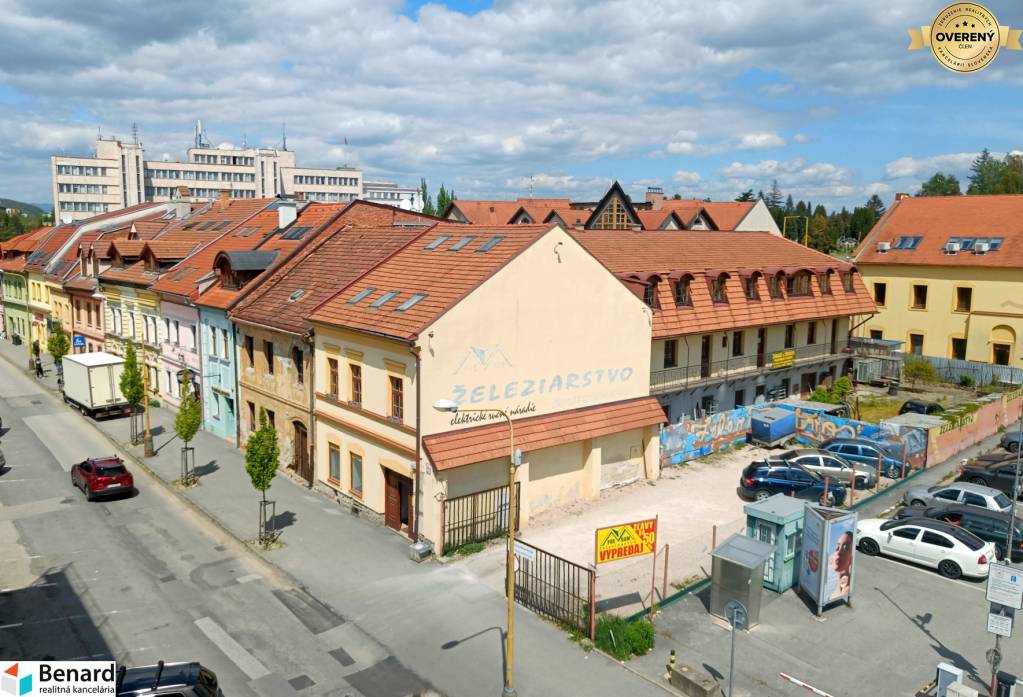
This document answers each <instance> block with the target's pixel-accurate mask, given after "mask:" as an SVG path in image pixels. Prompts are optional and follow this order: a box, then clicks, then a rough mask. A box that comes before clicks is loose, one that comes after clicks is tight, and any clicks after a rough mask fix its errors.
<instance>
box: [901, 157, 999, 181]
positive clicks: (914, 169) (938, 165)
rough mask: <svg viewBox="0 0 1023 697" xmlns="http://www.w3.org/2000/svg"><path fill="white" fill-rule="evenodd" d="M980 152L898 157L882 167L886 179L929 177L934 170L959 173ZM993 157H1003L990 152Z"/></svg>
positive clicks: (965, 168) (967, 168)
mask: <svg viewBox="0 0 1023 697" xmlns="http://www.w3.org/2000/svg"><path fill="white" fill-rule="evenodd" d="M978 154H980V153H976V152H959V153H950V154H947V155H934V156H932V157H920V158H917V157H900V158H898V159H896V160H892V161H891V162H889V163H888V164H886V165H885V167H884V174H885V178H886V179H901V178H904V177H923V178H925V179H926V178H929V177H930V176H931V175H932V174H934V173H935V172H946V173H947V172H951V173H953V174H961V173H963V172H965V171H967V170H969V168H970V164H971V163H972V162H973V161H974V159H976V157H977V155H978ZM992 154H993V155H995V157H1003V154H1001V153H998V154H995V153H992Z"/></svg>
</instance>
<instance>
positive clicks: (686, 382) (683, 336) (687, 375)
mask: <svg viewBox="0 0 1023 697" xmlns="http://www.w3.org/2000/svg"><path fill="white" fill-rule="evenodd" d="M682 341H684V342H686V381H685V386H686V387H689V366H690V363H689V336H688V335H687V334H683V335H682ZM685 413H686V411H685V410H684V409H683V410H682V414H683V415H685Z"/></svg>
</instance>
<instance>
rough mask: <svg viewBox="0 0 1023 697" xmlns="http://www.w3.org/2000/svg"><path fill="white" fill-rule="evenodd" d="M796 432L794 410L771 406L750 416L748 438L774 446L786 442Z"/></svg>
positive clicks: (761, 443)
mask: <svg viewBox="0 0 1023 697" xmlns="http://www.w3.org/2000/svg"><path fill="white" fill-rule="evenodd" d="M795 433H796V412H795V410H789V409H781V408H779V407H771V408H770V409H764V410H762V411H756V412H754V413H753V414H752V415H751V416H750V440H751V441H752V442H754V443H758V444H760V445H765V446H768V447H774V446H776V445H780V444H782V443H784V442H786V441H787V440H788V439H789V438H791V437H793V436H794V435H795Z"/></svg>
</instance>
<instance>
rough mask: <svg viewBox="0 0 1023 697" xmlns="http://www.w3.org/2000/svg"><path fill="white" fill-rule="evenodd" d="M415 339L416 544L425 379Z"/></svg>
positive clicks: (411, 349)
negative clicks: (421, 370) (421, 372)
mask: <svg viewBox="0 0 1023 697" xmlns="http://www.w3.org/2000/svg"><path fill="white" fill-rule="evenodd" d="M417 338H418V337H413V338H412V339H411V340H410V341H409V347H408V352H409V353H411V354H412V355H413V356H415V359H416V373H415V375H416V480H415V485H414V486H415V494H414V495H413V497H412V501H413V505H414V506H415V509H416V510H415V511H414V513H415V516H414V518H413V520H412V539H413V540H415V541H416V542H419V541H420V536H419V519H420V517H422V506H421V503H422V498H423V497H422V495H421V491H422V469H423V466H422V465H423V456H422V444H423V431H422V420H423V416H422V414H423V410H422V391H423V390H422V387H423V379H422V377H423V376H422V375H421V374H420V368H421V366H422V363H421V359H420V356H419V351H420V349H419V347H418V346H416V339H417Z"/></svg>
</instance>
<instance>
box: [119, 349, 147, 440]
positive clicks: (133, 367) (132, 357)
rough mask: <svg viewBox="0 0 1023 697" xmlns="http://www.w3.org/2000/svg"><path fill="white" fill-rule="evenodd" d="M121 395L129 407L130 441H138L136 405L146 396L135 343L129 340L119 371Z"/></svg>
mask: <svg viewBox="0 0 1023 697" xmlns="http://www.w3.org/2000/svg"><path fill="white" fill-rule="evenodd" d="M120 387H121V395H122V396H123V397H124V401H126V402H127V403H128V406H129V407H130V408H131V442H132V443H137V442H138V407H139V405H140V404H142V400H143V399H145V398H146V390H145V385H144V383H143V382H142V368H141V367H140V366H139V361H138V356H137V355H136V354H135V344H133V343H131V342H130V341H129V342H128V343H127V347H126V348H125V351H124V370H123V371H122V372H121V384H120Z"/></svg>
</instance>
